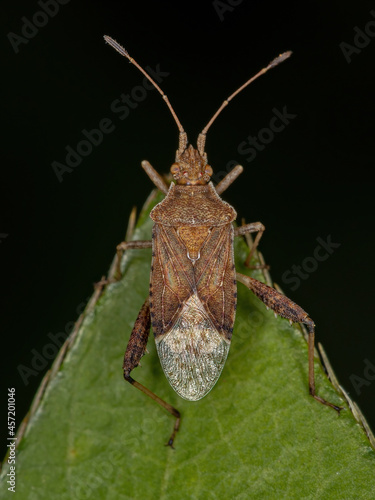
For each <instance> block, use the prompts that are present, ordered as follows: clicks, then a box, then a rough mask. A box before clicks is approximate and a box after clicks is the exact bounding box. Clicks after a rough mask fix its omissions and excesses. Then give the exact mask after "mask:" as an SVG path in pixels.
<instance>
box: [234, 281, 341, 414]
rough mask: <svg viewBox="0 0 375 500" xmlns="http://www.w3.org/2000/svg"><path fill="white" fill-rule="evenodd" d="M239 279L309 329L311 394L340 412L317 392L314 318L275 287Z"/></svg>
mask: <svg viewBox="0 0 375 500" xmlns="http://www.w3.org/2000/svg"><path fill="white" fill-rule="evenodd" d="M237 280H238V281H239V282H240V283H242V284H244V285H245V286H246V287H247V288H249V289H250V290H251V291H252V292H253V293H254V294H255V295H256V296H257V297H258V298H259V299H260V300H261V301H262V302H264V304H265V305H266V306H267V307H269V308H270V309H272V310H273V311H274V312H275V313H276V314H278V315H279V316H281V317H283V318H287V319H289V321H290V323H303V324H305V325H306V326H307V329H308V331H309V341H308V350H309V354H308V357H309V391H310V394H311V396H312V397H313V398H314V399H316V400H317V401H319V403H322V404H324V405H327V406H330V407H331V408H333V409H335V410H336V411H337V412H338V413H340V411H341V410H342V408H340V407H339V406H336V405H334V404H333V403H330V402H329V401H326V400H325V399H323V398H321V397H320V396H318V395H317V394H316V393H315V373H314V349H315V325H314V322H313V320H312V319H311V318H310V317H309V316H308V314H307V312H305V311H304V310H303V309H302V307H300V306H299V305H297V304H296V303H295V302H293V301H292V300H290V299H288V297H286V296H285V295H283V294H282V293H279V292H278V291H277V290H275V289H274V288H272V287H270V286H268V285H265V284H264V283H262V282H261V281H258V280H256V279H254V278H250V277H249V276H245V275H243V274H240V273H237Z"/></svg>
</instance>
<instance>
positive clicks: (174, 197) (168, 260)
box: [104, 36, 340, 446]
mask: <svg viewBox="0 0 375 500" xmlns="http://www.w3.org/2000/svg"><path fill="white" fill-rule="evenodd" d="M104 38H105V40H106V42H108V43H109V44H110V45H111V46H112V47H113V48H114V49H116V50H117V51H118V52H119V53H120V54H122V55H123V56H125V57H127V58H128V59H129V60H130V62H131V63H133V64H134V65H135V66H136V67H137V68H138V69H139V70H140V71H141V72H142V73H143V74H144V75H145V76H146V77H147V78H148V79H149V80H150V81H151V83H152V84H153V85H154V86H155V88H156V89H157V90H158V91H159V92H160V94H161V95H162V96H163V99H164V100H165V102H166V104H167V106H168V107H169V109H170V111H171V113H172V115H173V117H174V119H175V121H176V123H177V126H178V128H179V131H180V139H179V148H178V150H177V153H176V160H175V163H173V165H172V166H171V169H170V171H171V174H172V176H173V179H174V181H175V182H172V183H171V185H170V186H169V188H168V186H167V185H166V183H165V181H164V179H163V178H162V177H161V176H160V175H159V174H158V173H157V172H156V171H155V170H154V169H153V167H152V166H151V165H150V163H148V162H147V161H143V162H142V167H143V168H144V169H145V171H146V172H147V174H148V176H149V177H150V179H151V180H152V181H153V182H154V184H155V185H156V186H157V187H158V188H159V189H160V190H161V191H162V192H163V193H165V195H166V197H165V199H164V200H163V201H162V202H161V203H159V204H158V205H156V207H155V208H154V209H153V210H152V211H151V214H150V217H151V219H152V220H153V221H154V226H153V231H152V241H131V242H123V243H121V244H120V245H118V247H117V250H118V272H119V274H120V260H121V256H122V253H123V252H124V251H125V250H127V249H131V248H150V247H152V265H151V279H150V293H149V298H147V299H146V301H145V303H144V304H143V306H142V308H141V310H140V312H139V314H138V318H137V320H136V322H135V325H134V328H133V331H132V334H131V337H130V340H129V343H128V346H127V349H126V352H125V357H124V365H123V369H124V377H125V380H127V381H128V382H130V383H131V384H132V385H133V386H134V387H137V388H138V389H140V390H141V391H142V392H144V393H145V394H147V395H148V396H150V397H151V398H152V399H154V400H155V401H156V402H157V403H159V404H160V405H161V406H162V407H163V408H165V409H166V410H167V411H169V413H171V414H172V415H173V416H174V417H175V418H176V421H175V425H174V429H173V433H172V435H171V437H170V439H169V441H168V443H167V444H168V445H170V446H172V445H173V441H174V438H175V435H176V432H177V431H178V429H179V425H180V413H179V411H178V410H176V409H175V408H173V407H172V406H171V405H169V404H168V403H166V402H165V401H163V400H162V399H160V398H159V397H158V396H156V395H155V394H154V393H153V392H151V391H150V390H149V389H147V388H146V387H144V386H143V385H141V384H140V383H139V382H137V381H135V380H134V379H133V378H132V377H131V376H130V373H131V372H132V370H133V369H134V368H135V367H136V366H138V365H139V362H140V359H141V357H142V356H143V355H144V354H145V351H146V344H147V340H148V336H149V333H150V324H151V325H152V329H153V332H154V335H155V342H156V347H157V351H158V354H159V358H160V362H161V365H162V367H163V370H164V373H165V375H166V377H167V379H168V381H169V383H170V384H171V386H172V387H173V389H174V390H175V391H176V392H177V394H179V395H180V396H181V397H182V398H184V399H187V400H189V401H197V400H199V399H201V398H203V397H204V396H205V395H206V394H207V393H208V392H209V391H210V390H211V389H212V388H213V386H214V385H215V383H216V382H217V380H218V378H219V376H220V373H221V371H222V369H223V366H224V364H225V361H226V358H227V355H228V351H229V347H230V342H231V337H232V332H233V325H234V319H235V310H236V301H237V284H236V282H237V281H239V282H240V283H243V284H244V285H245V286H246V287H248V288H249V289H250V290H251V291H252V292H253V293H254V294H255V295H256V296H257V297H259V298H260V300H262V301H263V302H264V303H265V304H266V306H267V307H269V308H271V309H272V310H273V311H274V312H275V313H276V314H278V315H280V316H282V317H284V318H287V319H289V321H290V322H291V323H292V322H300V323H304V324H305V325H306V326H307V328H308V331H309V390H310V394H311V395H312V396H313V397H314V398H315V399H316V400H318V401H319V402H320V403H323V404H325V405H328V406H331V407H332V408H334V409H335V410H337V411H338V412H339V411H340V408H339V407H337V406H335V405H333V404H332V403H329V402H328V401H325V400H324V399H322V398H321V397H320V396H318V395H317V394H316V393H315V382H314V336H315V329H314V322H313V321H312V319H311V318H309V316H308V314H307V313H306V312H305V311H304V310H303V309H302V308H301V307H299V306H298V305H297V304H295V303H294V302H292V301H291V300H290V299H288V298H287V297H285V296H284V295H282V294H281V293H279V292H277V291H276V290H275V289H274V288H272V287H270V286H267V285H265V284H264V283H261V282H260V281H257V280H255V279H253V278H251V277H249V276H245V275H242V274H239V273H236V270H235V266H234V256H233V239H234V237H235V236H240V235H244V234H246V233H253V232H257V236H256V238H255V241H254V245H253V246H252V249H251V251H250V254H249V256H248V258H247V261H246V262H247V263H249V262H250V258H251V256H252V254H253V252H254V250H255V248H256V246H257V244H258V242H259V239H260V237H261V235H262V233H263V231H264V226H263V225H262V224H261V223H260V222H256V223H253V224H246V225H244V226H240V227H238V228H234V227H233V221H234V220H235V219H236V217H237V214H236V211H235V210H234V208H232V207H231V206H230V205H229V204H228V203H226V202H225V201H223V200H222V199H221V198H220V196H219V195H220V194H221V193H222V192H223V191H225V189H226V188H227V187H228V186H229V185H230V184H231V183H232V182H233V181H234V180H235V179H236V178H237V177H238V175H239V174H240V173H241V172H242V167H241V166H239V165H238V166H237V167H235V168H234V169H233V170H232V171H231V172H230V173H229V174H228V175H227V176H226V177H225V178H224V179H223V180H222V181H221V182H220V183H219V184H218V185H217V186H216V187H214V186H213V184H212V182H210V178H211V175H212V168H211V167H210V166H209V165H208V163H207V155H206V153H205V151H204V148H205V139H206V133H207V130H208V129H209V127H210V126H211V124H212V123H213V121H214V120H215V119H216V117H217V116H218V114H219V113H220V112H221V111H222V109H223V108H224V107H225V106H227V104H228V103H229V101H230V100H231V99H232V98H233V97H235V95H237V94H238V93H239V92H240V91H241V90H242V89H243V88H245V87H246V86H247V85H249V84H250V83H251V82H252V81H254V80H255V79H256V78H258V76H260V75H262V74H263V73H265V72H266V71H268V70H269V69H271V68H273V67H274V66H276V65H277V64H279V63H280V62H282V61H284V60H285V59H287V58H288V57H289V56H290V55H291V52H285V53H284V54H281V55H280V56H279V57H277V58H276V59H274V60H273V61H272V62H271V63H270V64H269V65H268V66H267V67H265V68H263V69H262V70H261V71H260V72H259V73H257V74H256V75H255V76H254V77H252V78H251V79H250V80H248V81H247V82H246V83H245V84H244V85H242V87H240V88H239V89H238V90H237V91H236V92H234V93H233V94H232V95H231V96H230V97H228V99H226V100H225V101H224V102H223V104H222V105H221V107H220V108H219V109H218V111H217V112H216V113H215V115H214V116H213V117H212V118H211V120H210V121H209V123H208V124H207V125H206V127H205V128H204V129H203V131H202V133H201V134H200V135H199V137H198V142H197V149H195V148H194V147H193V146H191V145H189V146H188V142H187V136H186V133H185V132H184V129H183V127H182V125H181V123H180V122H179V120H178V118H177V116H176V114H175V112H174V110H173V108H172V106H171V104H170V103H169V100H168V98H167V96H166V95H165V94H164V93H163V92H162V90H161V89H160V88H159V87H158V85H157V84H156V83H155V82H154V81H153V80H152V79H151V78H150V76H149V75H148V74H147V73H146V72H145V71H144V70H143V68H141V67H140V66H139V65H138V64H137V63H136V62H135V61H134V59H132V58H131V57H130V56H129V54H128V53H127V52H126V51H125V49H124V48H123V47H121V46H120V45H119V44H118V43H117V42H116V41H115V40H113V39H112V38H110V37H107V36H105V37H104Z"/></svg>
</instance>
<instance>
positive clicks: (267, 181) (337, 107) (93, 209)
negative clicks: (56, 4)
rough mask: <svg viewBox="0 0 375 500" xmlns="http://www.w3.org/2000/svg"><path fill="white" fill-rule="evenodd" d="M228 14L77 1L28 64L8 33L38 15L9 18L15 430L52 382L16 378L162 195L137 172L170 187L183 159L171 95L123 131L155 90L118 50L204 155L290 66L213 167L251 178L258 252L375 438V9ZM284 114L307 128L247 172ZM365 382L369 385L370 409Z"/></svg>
mask: <svg viewBox="0 0 375 500" xmlns="http://www.w3.org/2000/svg"><path fill="white" fill-rule="evenodd" d="M226 3H227V5H228V6H229V8H228V10H226V11H225V12H222V13H221V16H219V14H218V10H220V9H222V8H223V4H224V2H222V4H221V6H220V5H219V4H218V3H217V2H216V3H215V2H202V1H201V2H184V3H183V2H138V3H136V2H121V1H107V2H98V1H90V2H89V1H80V0H72V1H70V2H68V3H67V4H66V5H60V8H59V12H58V13H57V14H56V15H55V16H54V17H53V18H51V19H49V21H48V22H47V24H46V25H45V26H44V27H40V28H39V31H38V33H37V34H35V36H33V37H32V38H30V39H29V42H28V43H27V44H21V45H20V46H19V53H17V54H16V53H15V51H14V50H13V48H12V46H11V43H10V42H9V40H8V38H7V35H8V34H9V32H13V33H16V34H17V35H22V25H23V23H24V20H22V17H23V16H25V17H26V18H27V19H28V20H32V19H33V16H34V15H35V13H36V12H38V11H41V7H40V5H38V3H37V2H36V1H31V2H30V1H28V2H26V1H23V2H16V3H14V4H9V5H7V6H5V7H3V16H2V17H3V18H4V19H5V21H4V22H3V23H2V31H1V40H2V42H1V52H2V54H1V61H2V78H1V83H2V87H3V88H2V92H1V101H0V102H1V117H2V120H1V121H2V135H1V137H2V148H1V179H0V185H1V212H0V216H1V219H0V234H3V235H7V236H6V237H5V236H3V237H2V238H1V239H0V241H1V243H0V266H1V291H2V299H1V308H2V311H1V316H0V323H1V378H0V380H1V391H0V395H1V400H2V402H4V403H5V402H6V400H7V390H6V389H7V387H15V388H16V402H17V403H16V404H17V422H18V424H19V423H20V420H21V418H22V417H23V416H24V415H25V413H26V412H27V410H28V408H29V405H30V403H31V401H32V398H33V395H34V393H35V391H36V389H37V387H38V385H39V383H40V381H41V379H42V376H43V374H44V373H45V371H46V369H47V367H46V368H45V369H43V370H39V373H38V375H37V376H31V377H30V378H29V379H28V382H29V383H28V385H27V386H25V384H24V383H23V382H22V379H21V377H20V375H19V366H20V365H24V366H25V367H28V368H31V362H32V358H33V354H32V352H31V351H32V349H35V350H36V351H38V352H39V353H41V352H42V350H43V347H44V346H45V345H46V344H48V343H50V340H49V338H48V336H47V335H48V334H49V333H52V334H53V335H57V334H61V338H62V337H63V336H65V335H66V333H62V332H66V331H68V330H69V327H71V325H72V322H74V321H75V320H76V318H77V316H78V313H77V310H78V309H79V308H80V307H81V306H82V303H83V302H85V300H86V299H87V297H88V296H90V295H91V293H92V291H93V283H94V282H96V281H98V280H99V279H100V277H101V276H102V275H103V274H105V273H106V271H107V269H108V266H109V264H110V262H111V259H112V257H113V254H114V249H115V246H116V244H117V243H118V242H120V241H121V240H122V239H123V236H124V233H125V229H126V226H127V220H128V216H129V213H130V210H131V208H132V207H133V206H134V205H136V206H137V207H138V208H140V207H141V206H142V204H143V202H144V200H145V198H146V197H147V195H148V194H149V192H150V190H151V188H152V185H151V182H150V181H149V180H148V178H147V177H146V175H145V174H144V172H143V170H142V169H141V167H140V161H141V160H142V159H148V160H149V161H150V162H151V163H152V164H153V165H154V166H155V167H156V168H157V169H158V170H159V171H160V172H167V171H168V169H169V167H170V164H171V163H172V162H173V160H174V153H175V150H176V148H177V138H178V134H177V128H176V126H175V124H174V122H173V120H172V118H171V116H170V114H169V112H168V110H167V108H166V106H165V104H164V103H163V101H162V99H161V97H160V96H159V95H158V94H157V92H156V91H149V92H148V94H147V97H146V99H144V100H143V101H142V102H139V103H138V106H137V107H136V108H135V109H131V110H130V113H129V116H128V117H127V118H126V119H124V120H121V119H120V118H119V114H116V113H114V112H113V111H112V110H111V104H112V103H113V101H114V100H115V99H118V98H119V97H120V94H121V93H125V94H128V93H131V92H132V90H133V89H134V87H136V86H138V85H141V83H142V80H143V76H142V75H141V74H140V73H139V72H138V71H137V70H136V68H134V67H133V66H131V65H130V64H128V63H127V61H126V60H125V59H124V58H122V57H120V55H118V54H117V53H116V52H115V51H114V50H113V49H111V48H110V47H108V46H107V45H106V44H105V43H104V41H103V38H102V37H103V35H104V34H108V35H111V36H112V37H114V38H115V39H117V40H118V41H119V42H120V43H121V44H123V45H124V46H125V47H126V48H127V50H128V51H129V52H130V54H131V55H132V56H133V57H134V58H135V59H136V60H137V61H138V62H139V63H140V64H141V65H143V66H150V67H151V68H155V67H156V65H157V64H159V65H160V68H161V70H162V71H164V72H168V73H169V76H168V77H166V78H165V79H164V81H163V83H162V84H161V86H162V88H163V90H164V91H165V93H166V94H168V97H169V99H170V101H171V102H172V104H173V106H174V107H175V110H176V112H177V114H178V116H179V118H180V120H181V121H182V123H183V125H184V127H185V129H186V131H187V132H188V134H189V137H190V138H191V141H192V142H193V144H194V145H195V140H196V137H197V135H198V133H199V132H200V131H201V129H202V128H203V126H204V125H205V124H206V123H207V121H208V120H209V118H210V117H211V115H212V114H213V113H214V111H215V110H216V109H217V107H218V106H219V105H220V103H221V102H222V101H223V99H224V98H225V97H227V96H228V95H229V94H230V93H231V92H233V91H234V90H235V89H236V88H237V87H238V86H240V85H241V84H242V83H244V82H245V81H246V80H247V79H248V78H249V77H250V76H252V75H253V74H254V73H256V72H257V71H258V70H259V69H260V68H262V67H263V66H265V65H266V64H267V63H268V62H269V61H270V60H271V59H273V58H274V57H275V56H276V55H278V54H279V53H281V52H283V51H285V50H293V52H294V54H293V57H292V58H291V59H289V60H288V61H287V62H285V63H283V64H282V65H281V66H279V67H277V68H276V69H273V70H272V71H270V72H269V73H268V74H267V75H266V76H263V77H262V78H261V79H259V80H258V81H257V82H256V83H254V84H253V85H252V86H251V87H249V88H248V89H246V90H245V91H244V92H243V93H242V94H241V95H240V96H238V97H236V99H235V100H234V101H233V102H232V103H231V104H230V106H229V107H228V108H227V109H226V110H224V112H223V113H222V115H221V116H220V118H219V119H218V120H217V122H216V123H215V124H214V125H213V126H212V129H211V130H210V132H209V134H208V140H207V153H208V158H209V162H210V164H211V165H212V166H213V168H214V170H215V171H216V172H220V171H225V170H226V166H227V163H228V161H230V160H236V161H238V162H239V163H242V164H243V166H244V167H245V172H244V173H243V174H242V175H241V177H240V180H238V181H237V182H236V183H235V184H234V185H233V186H232V187H231V188H230V189H228V191H227V192H226V193H225V195H224V198H225V199H226V200H227V201H229V202H230V203H231V204H233V205H234V206H235V207H236V209H237V211H238V214H239V217H245V218H246V220H247V221H248V222H250V221H258V220H260V221H262V222H263V223H264V224H265V226H266V228H267V230H266V232H265V234H264V236H263V239H262V241H261V250H262V252H263V254H264V256H265V258H266V260H267V262H268V263H269V264H271V272H272V276H273V278H274V280H275V281H276V282H278V283H279V284H280V285H281V286H282V287H283V289H284V291H285V292H286V294H287V295H289V297H291V298H292V299H293V300H295V301H296V302H297V303H299V304H300V305H301V306H302V307H304V308H305V309H306V310H307V311H308V312H309V314H310V315H311V316H312V318H313V319H314V320H315V322H316V324H317V339H318V340H319V341H320V342H322V343H323V345H324V346H325V349H326V351H327V353H328V355H329V358H330V360H331V362H332V364H333V366H334V368H335V371H336V373H337V375H338V378H339V380H340V382H341V384H342V385H343V386H344V387H345V388H346V389H347V390H348V391H349V392H350V394H351V396H352V397H353V398H354V400H356V401H357V402H358V403H359V405H360V407H361V409H362V410H363V412H364V414H365V415H366V417H367V418H368V420H369V422H370V423H371V425H372V427H373V428H374V427H375V408H374V404H373V401H374V388H375V385H374V383H373V381H371V380H370V378H371V377H372V379H375V372H374V371H372V372H368V373H367V374H364V369H365V360H366V359H367V360H369V362H371V363H373V364H375V346H374V331H373V309H374V307H373V277H374V259H373V249H374V231H373V211H374V210H373V189H374V181H373V173H372V170H373V165H374V153H375V147H374V130H373V125H374V112H375V105H374V88H375V72H374V56H375V40H374V39H372V38H369V39H368V41H367V43H366V41H363V40H362V41H360V43H362V48H360V49H356V51H357V52H358V53H354V54H352V56H351V62H350V63H348V61H347V60H346V58H345V56H344V54H343V52H342V48H341V47H340V44H341V43H342V42H346V43H349V44H352V45H353V44H354V42H353V39H354V36H355V34H356V33H355V31H354V28H355V27H356V26H357V27H358V28H361V29H364V27H365V26H366V24H367V23H368V22H369V21H370V20H374V21H375V17H373V16H372V15H371V13H370V11H371V9H375V4H373V3H371V2H366V1H362V2H356V3H355V2H329V3H326V4H324V5H323V4H319V3H317V2H314V3H312V2H310V3H304V4H303V5H302V4H301V3H300V2H286V3H284V2H282V3H281V2H274V3H270V2H260V1H252V2H250V1H248V0H243V1H242V2H241V1H237V2H235V1H233V0H232V1H231V3H232V6H231V4H230V3H229V1H227V2H226ZM235 3H237V4H238V5H236V6H235V5H234V4H235ZM4 13H5V17H4ZM374 16H375V12H374ZM374 24H375V23H374ZM372 30H373V32H374V35H375V26H373V27H372ZM357 43H358V41H357ZM284 106H286V107H287V110H288V112H289V113H292V114H295V115H297V116H296V118H294V119H293V120H291V122H290V124H289V125H288V126H287V127H286V128H285V130H283V131H282V132H279V133H278V134H276V135H275V137H274V139H273V141H272V142H270V143H269V144H267V145H266V146H265V148H264V150H263V151H261V152H259V153H258V154H257V156H256V158H255V159H254V160H253V161H252V162H248V161H246V156H243V155H241V154H240V153H239V152H238V150H237V148H238V146H239V144H240V143H241V142H243V141H245V140H246V138H247V136H248V135H249V134H251V135H253V136H256V135H257V134H258V132H259V131H260V130H261V129H262V128H264V127H268V126H269V123H270V120H271V118H272V116H273V111H272V110H273V108H277V109H278V110H280V111H282V109H283V107H284ZM103 118H109V119H111V120H112V123H113V124H114V125H115V130H114V131H113V132H112V133H110V134H108V135H105V136H104V139H103V141H102V143H101V144H100V145H99V146H97V147H95V148H93V151H92V153H91V154H90V155H88V156H86V157H85V158H84V159H83V160H82V162H81V164H80V165H78V166H77V167H76V168H75V169H74V171H72V172H71V173H66V174H64V176H63V179H62V182H59V181H58V179H57V177H56V175H55V173H54V171H53V169H52V167H51V163H52V162H53V161H58V162H61V163H65V156H66V151H65V147H66V146H67V145H70V146H71V147H72V148H73V149H74V148H76V145H77V143H78V142H80V141H81V140H82V139H84V136H83V135H82V130H83V129H87V130H91V129H94V128H97V127H98V124H99V122H100V121H101V120H102V119H103ZM329 235H331V239H332V241H333V242H335V243H340V247H339V248H337V249H335V250H334V252H333V253H332V255H330V257H329V258H328V259H327V260H325V261H324V262H320V263H319V265H318V267H317V269H316V270H315V271H314V272H311V273H308V277H307V279H303V280H301V282H300V285H299V287H298V288H297V289H293V288H295V287H293V288H291V286H290V284H288V283H286V282H285V280H283V275H284V273H285V272H286V271H288V270H291V269H292V266H293V265H302V263H303V261H304V259H306V258H307V257H311V256H312V255H313V253H314V250H315V249H316V248H317V246H318V243H317V241H316V238H318V237H320V238H321V239H323V240H326V239H327V237H328V236H329ZM80 305H81V306H80ZM124 347H125V346H124ZM34 353H35V351H34ZM264 355H265V356H266V355H267V353H265V354H264ZM249 362H251V360H249ZM50 363H51V362H49V363H48V366H49V365H50ZM353 375H356V376H357V377H361V378H362V379H363V380H364V381H365V382H366V384H367V385H363V386H362V387H361V390H360V394H358V391H356V390H355V387H354V386H353V383H352V380H353V378H351V377H352V376H353ZM119 376H121V375H119ZM365 376H366V377H367V380H366V378H365ZM357 380H358V379H357ZM4 413H5V411H4ZM4 413H3V418H2V422H3V423H2V429H1V431H2V432H3V431H4V432H6V418H5V416H4ZM4 442H5V441H4V440H2V444H1V445H2V446H3V443H4ZM4 448H5V447H4Z"/></svg>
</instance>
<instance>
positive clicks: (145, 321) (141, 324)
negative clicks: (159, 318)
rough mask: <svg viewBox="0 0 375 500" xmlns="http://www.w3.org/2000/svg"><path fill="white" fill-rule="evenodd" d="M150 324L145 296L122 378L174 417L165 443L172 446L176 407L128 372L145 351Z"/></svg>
mask: <svg viewBox="0 0 375 500" xmlns="http://www.w3.org/2000/svg"><path fill="white" fill-rule="evenodd" d="M150 324H151V318H150V304H149V299H148V298H147V299H146V300H145V303H144V304H143V306H142V308H141V310H140V311H139V314H138V317H137V319H136V322H135V324H134V327H133V331H132V333H131V335H130V339H129V342H128V345H127V347H126V351H125V356H124V364H123V370H124V378H125V380H126V381H127V382H129V383H130V384H132V385H133V386H134V387H136V388H137V389H139V390H140V391H142V392H144V393H145V394H147V396H149V397H150V398H151V399H153V400H154V401H156V402H157V403H158V404H159V405H160V406H162V407H163V408H165V409H166V410H167V411H168V412H169V413H170V414H171V415H173V416H174V417H175V418H176V422H175V425H174V427H173V432H172V434H171V437H170V438H169V441H168V443H167V446H171V447H172V448H173V441H174V438H175V436H176V432H177V431H178V429H179V427H180V412H179V411H178V410H176V408H173V406H171V405H170V404H168V403H166V402H165V401H164V400H162V399H160V398H159V397H158V396H157V395H156V394H154V393H153V392H151V391H150V390H149V389H147V387H145V386H144V385H142V384H140V383H139V382H137V381H136V380H134V379H133V378H132V377H131V376H130V372H131V371H132V370H133V369H134V368H136V367H137V366H138V365H139V361H140V359H141V358H142V356H143V355H144V353H145V351H146V345H147V340H148V336H149V334H150Z"/></svg>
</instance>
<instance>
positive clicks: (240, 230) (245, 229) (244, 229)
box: [234, 222, 266, 267]
mask: <svg viewBox="0 0 375 500" xmlns="http://www.w3.org/2000/svg"><path fill="white" fill-rule="evenodd" d="M265 229H266V228H265V227H264V226H263V224H262V223H261V222H252V223H251V224H245V225H244V226H240V227H236V228H235V229H234V235H235V236H243V235H244V234H247V233H256V232H258V234H257V235H256V237H255V240H254V242H253V245H252V247H251V249H250V252H249V255H248V256H247V259H246V261H245V266H246V267H250V261H251V258H252V256H253V255H254V252H255V250H256V248H257V246H258V244H259V241H260V239H261V237H262V236H263V233H264V231H265ZM261 267H264V266H261Z"/></svg>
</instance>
